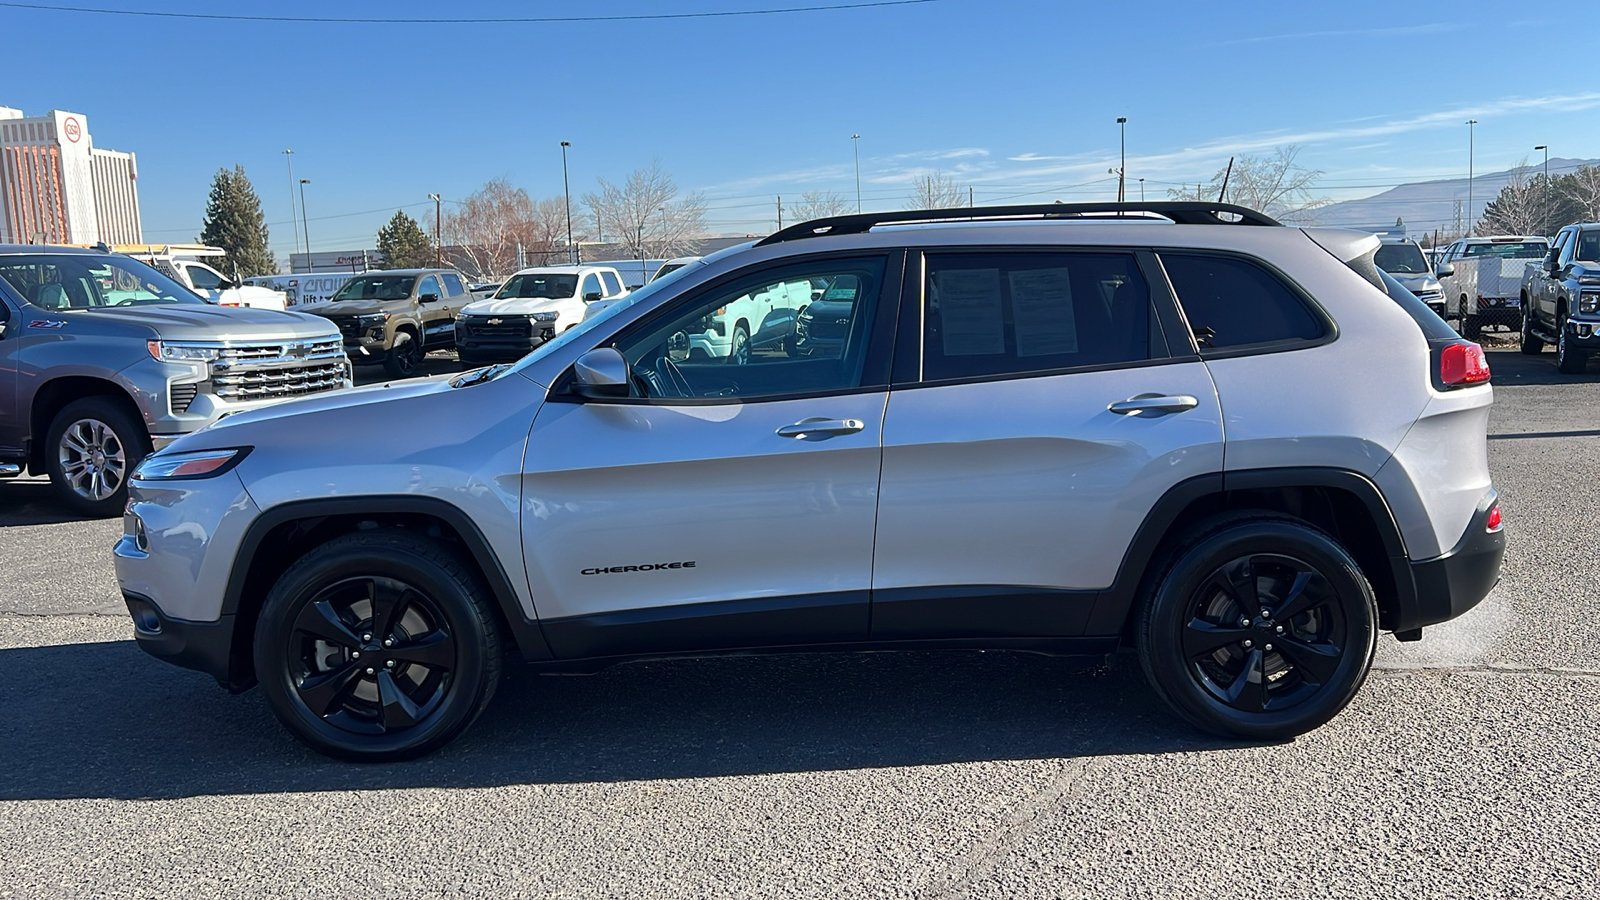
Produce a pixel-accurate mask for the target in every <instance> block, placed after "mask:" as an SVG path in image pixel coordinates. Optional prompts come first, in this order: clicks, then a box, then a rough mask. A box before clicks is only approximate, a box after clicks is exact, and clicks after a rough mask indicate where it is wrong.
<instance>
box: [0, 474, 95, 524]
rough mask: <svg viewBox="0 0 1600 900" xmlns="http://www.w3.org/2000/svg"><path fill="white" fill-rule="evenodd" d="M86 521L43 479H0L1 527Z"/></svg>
mask: <svg viewBox="0 0 1600 900" xmlns="http://www.w3.org/2000/svg"><path fill="white" fill-rule="evenodd" d="M84 521H89V520H87V519H85V518H84V517H83V516H80V515H78V514H77V513H75V512H72V511H71V510H69V509H67V507H66V505H65V504H63V503H62V502H61V501H60V500H59V499H57V498H56V492H55V490H54V489H53V488H51V487H50V482H49V481H46V480H45V479H43V478H22V479H9V478H8V479H5V480H3V481H0V528H5V527H8V526H12V525H59V524H61V523H62V522H84Z"/></svg>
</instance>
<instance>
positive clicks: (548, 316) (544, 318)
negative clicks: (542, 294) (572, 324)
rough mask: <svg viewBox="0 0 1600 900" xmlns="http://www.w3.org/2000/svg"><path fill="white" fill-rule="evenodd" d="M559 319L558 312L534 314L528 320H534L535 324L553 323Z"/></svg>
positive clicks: (559, 314)
mask: <svg viewBox="0 0 1600 900" xmlns="http://www.w3.org/2000/svg"><path fill="white" fill-rule="evenodd" d="M560 317H561V313H558V312H536V313H534V314H533V315H531V316H529V317H528V318H530V319H532V320H534V321H535V322H554V321H555V320H556V319H558V318H560Z"/></svg>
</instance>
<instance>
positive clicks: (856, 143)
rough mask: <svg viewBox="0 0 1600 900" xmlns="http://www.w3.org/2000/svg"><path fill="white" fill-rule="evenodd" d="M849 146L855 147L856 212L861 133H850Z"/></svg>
mask: <svg viewBox="0 0 1600 900" xmlns="http://www.w3.org/2000/svg"><path fill="white" fill-rule="evenodd" d="M850 146H852V147H854V148H856V212H858V213H859V212H861V135H859V134H852V135H850Z"/></svg>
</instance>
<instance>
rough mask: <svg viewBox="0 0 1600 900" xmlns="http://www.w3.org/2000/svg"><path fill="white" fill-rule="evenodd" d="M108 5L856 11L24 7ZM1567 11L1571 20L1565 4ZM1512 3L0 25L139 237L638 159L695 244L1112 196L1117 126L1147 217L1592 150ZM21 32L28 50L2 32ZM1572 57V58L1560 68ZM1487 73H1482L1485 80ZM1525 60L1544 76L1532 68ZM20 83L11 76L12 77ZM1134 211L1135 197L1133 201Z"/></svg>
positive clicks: (40, 17)
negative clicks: (1293, 169)
mask: <svg viewBox="0 0 1600 900" xmlns="http://www.w3.org/2000/svg"><path fill="white" fill-rule="evenodd" d="M35 2H37V3H41V4H45V5H73V6H104V7H112V6H114V7H115V8H119V9H125V10H143V11H165V12H199V13H219V12H221V13H239V14H254V15H278V16H297V15H299V16H315V17H332V16H342V17H373V18H377V17H391V18H405V17H416V18H436V17H508V16H570V15H598V16H605V15H618V16H620V15H636V14H642V13H661V12H712V11H728V10H751V9H764V8H780V7H789V6H810V5H820V4H825V3H851V2H858V0H657V2H645V0H584V2H581V3H577V2H564V3H563V2H546V0H525V2H470V0H461V2H456V3H448V4H446V3H438V2H418V0H389V2H384V3H365V2H331V0H324V2H320V3H315V2H305V0H272V2H268V0H227V2H212V3H206V2H201V0H35ZM1569 15H1576V11H1575V10H1572V11H1570V12H1569ZM1573 26H1574V21H1573V20H1572V19H1566V20H1563V17H1562V14H1561V12H1560V11H1559V9H1558V8H1555V7H1542V8H1541V7H1538V6H1537V5H1532V4H1522V5H1513V6H1507V5H1506V4H1504V3H1493V4H1490V3H1478V2H1459V0H1458V2H1452V3H1449V4H1426V5H1424V4H1400V3H1393V2H1388V3H1370V2H1341V3H1337V4H1335V3H1294V2H1290V3H1285V2H1282V0H1278V2H1271V3H1232V4H1220V3H1207V4H1201V3H1180V2H1138V0H1125V2H1121V3H1090V2H1076V0H1054V2H1015V0H934V2H928V3H922V4H917V5H905V6H894V7H880V8H869V9H854V10H835V11H825V12H795V13H787V14H779V15H761V16H748V17H722V18H696V19H680V20H671V21H659V20H658V21H614V22H583V23H557V24H516V25H506V24H498V25H464V24H463V25H400V24H297V23H281V22H280V23H268V22H254V23H246V22H227V21H200V20H182V19H167V18H149V17H125V16H110V15H91V14H82V13H68V12H52V11H45V10H31V9H17V8H6V7H4V6H0V33H5V34H7V35H8V37H10V38H11V40H8V41H7V57H8V59H7V70H8V71H9V72H11V73H13V74H12V76H11V77H8V78H6V79H5V80H4V81H3V82H0V105H5V106H13V107H18V108H21V109H23V110H24V111H25V112H26V113H27V114H29V115H39V114H42V113H44V112H45V111H47V110H49V109H52V108H57V109H67V110H73V111H77V112H80V113H83V114H85V115H86V116H87V117H88V120H89V126H90V131H91V133H92V135H93V138H94V140H95V143H96V144H97V145H98V146H102V147H109V148H113V149H118V150H132V151H134V152H136V153H138V155H139V173H140V178H139V191H140V202H141V206H142V210H143V214H144V224H145V236H146V239H147V240H151V241H162V240H170V241H180V240H189V239H192V238H193V237H194V236H195V234H196V233H197V232H198V230H199V228H200V221H201V217H202V214H203V211H204V204H205V197H206V191H207V188H208V185H209V183H210V179H211V177H212V175H213V173H214V172H215V171H216V170H217V169H218V168H219V167H224V166H232V165H234V164H235V163H239V164H242V165H244V167H245V169H246V171H247V172H248V174H249V175H250V176H251V178H252V180H253V181H254V183H255V185H256V189H257V191H258V193H260V195H261V197H262V203H263V207H264V210H265V212H266V215H267V219H268V222H269V223H270V225H271V227H272V243H273V247H274V249H275V250H276V251H277V252H278V253H279V254H280V255H282V254H286V253H287V251H288V249H289V245H290V244H291V243H292V241H293V237H292V230H291V225H290V207H289V204H290V185H289V178H288V175H287V173H286V171H285V165H284V156H283V155H282V153H281V152H280V151H282V150H283V149H284V148H293V150H294V151H295V152H294V172H295V176H296V177H297V178H310V179H311V181H312V183H311V185H310V186H309V187H308V188H307V192H306V203H307V207H308V210H309V214H310V216H311V222H310V236H311V242H312V246H313V249H318V250H334V249H341V248H355V247H361V246H370V245H371V243H372V239H373V238H372V236H373V232H374V231H375V230H376V228H377V227H378V226H379V225H381V224H382V223H383V222H384V221H385V220H387V218H388V217H389V216H390V215H392V214H393V211H394V210H395V209H396V208H401V207H403V208H405V209H407V210H408V211H410V212H411V213H412V214H413V215H416V216H417V217H418V218H419V219H423V220H424V222H425V223H430V224H431V216H432V205H433V204H432V203H431V201H429V200H427V197H426V195H427V194H428V193H430V192H438V193H441V194H443V195H444V197H445V198H446V200H447V202H448V201H449V200H450V199H452V198H460V197H463V196H465V195H466V194H469V193H471V192H472V191H473V190H475V189H476V188H477V187H478V186H480V185H481V184H482V183H483V182H484V181H486V180H488V179H490V178H494V177H497V176H507V177H509V178H510V179H511V180H512V181H513V182H515V183H516V184H518V185H519V186H521V187H524V188H526V189H527V190H528V192H529V193H530V194H532V195H533V196H535V197H540V196H553V195H559V194H560V193H561V190H562V186H561V152H560V146H559V143H558V142H559V141H562V140H568V141H571V142H572V145H573V146H572V148H571V150H570V157H569V161H570V166H571V176H572V189H573V193H574V196H575V197H576V196H578V195H581V194H582V193H583V192H585V191H589V190H592V189H593V188H594V187H595V178H596V176H605V177H607V178H610V179H612V180H620V179H621V178H623V177H625V176H626V174H627V172H628V171H629V170H631V169H633V168H636V167H638V166H642V165H647V164H648V163H649V162H650V161H651V160H652V159H659V160H660V161H661V163H662V165H663V167H664V168H666V169H667V170H668V171H669V172H671V173H672V174H673V175H674V176H675V177H676V179H677V182H678V184H679V186H680V188H682V189H684V190H686V191H701V192H703V193H704V195H705V197H706V200H707V206H708V208H709V211H708V215H707V217H708V219H709V224H710V227H711V230H712V231H713V232H717V233H734V232H745V231H751V232H759V231H765V230H770V228H771V227H772V226H773V221H772V220H773V207H774V199H773V197H774V195H775V194H784V195H787V196H788V197H797V196H798V194H799V193H800V192H801V191H805V190H833V191H836V192H838V193H839V194H840V195H842V196H844V197H846V198H847V199H851V200H853V199H854V197H855V176H854V171H855V170H854V163H853V157H852V147H851V143H852V142H851V140H850V135H851V134H853V133H859V134H861V136H862V137H861V140H860V152H861V173H862V191H863V195H864V203H865V205H866V206H867V208H869V209H872V208H898V207H900V206H902V205H903V204H904V201H905V198H906V195H907V193H908V190H909V183H910V180H911V179H912V178H913V177H914V176H915V175H917V174H919V173H921V172H925V171H931V170H934V169H940V170H942V171H944V172H945V173H946V174H948V175H951V176H952V177H954V178H955V179H957V180H958V181H959V182H961V183H962V184H963V185H971V186H972V187H973V188H974V190H975V192H976V196H977V200H978V202H979V203H980V204H982V203H996V202H1030V201H1041V202H1047V201H1049V200H1052V199H1058V198H1059V199H1067V200H1088V199H1112V198H1114V195H1115V182H1114V176H1108V175H1107V174H1106V169H1107V168H1108V167H1109V166H1114V165H1116V161H1117V159H1116V158H1117V153H1118V127H1117V125H1116V121H1115V120H1116V118H1117V117H1118V116H1126V117H1128V126H1127V142H1128V174H1129V178H1130V185H1136V184H1137V182H1136V179H1138V178H1140V177H1144V178H1145V179H1146V185H1145V186H1146V190H1147V191H1148V192H1149V195H1150V196H1151V197H1152V199H1154V198H1155V197H1159V196H1163V191H1164V190H1165V188H1166V187H1168V186H1169V185H1177V184H1181V183H1183V182H1186V181H1187V182H1190V183H1193V182H1194V181H1197V180H1203V179H1207V178H1209V177H1210V176H1211V174H1212V173H1213V172H1214V171H1216V170H1217V169H1218V168H1220V167H1221V166H1222V165H1223V164H1225V163H1226V162H1227V159H1228V156H1229V155H1230V154H1232V153H1255V152H1267V151H1270V150H1271V148H1272V147H1274V146H1276V145H1278V144H1284V143H1299V144H1302V145H1303V146H1304V149H1303V150H1302V152H1301V157H1300V159H1301V161H1302V163H1304V164H1305V165H1307V166H1309V167H1310V168H1314V169H1320V170H1322V171H1323V172H1324V173H1325V174H1324V175H1323V176H1322V179H1321V183H1320V186H1319V193H1321V194H1324V195H1328V196H1331V197H1334V198H1336V199H1346V198H1349V197H1353V196H1364V195H1368V194H1372V193H1376V192H1378V191H1380V190H1382V189H1384V188H1386V187H1389V186H1392V185H1394V184H1397V183H1402V182H1406V181H1415V180H1423V179H1428V178H1445V177H1458V176H1464V175H1465V174H1466V170H1467V127H1466V125H1465V124H1464V123H1465V121H1466V120H1467V119H1469V118H1474V119H1477V120H1478V122H1479V124H1478V125H1477V126H1476V168H1477V171H1479V172H1489V171H1496V170H1501V169H1505V168H1507V167H1509V166H1511V165H1514V164H1516V163H1517V162H1519V161H1521V160H1523V159H1524V158H1526V159H1528V160H1529V161H1537V160H1538V159H1540V158H1541V155H1540V154H1538V153H1535V152H1534V151H1533V149H1532V148H1533V146H1534V145H1535V144H1549V145H1550V146H1551V149H1552V155H1554V156H1559V157H1579V158H1584V157H1596V156H1600V138H1597V135H1600V131H1597V129H1596V128H1595V126H1594V122H1595V117H1596V116H1597V115H1600V78H1596V77H1595V74H1594V69H1593V61H1592V60H1588V59H1587V58H1586V57H1585V56H1584V55H1583V54H1581V53H1578V52H1536V51H1539V48H1544V49H1545V50H1552V49H1554V48H1559V47H1560V46H1562V44H1563V41H1564V38H1563V37H1562V36H1563V35H1571V34H1575V33H1578V30H1575V29H1574V27H1573ZM19 38H20V39H19ZM1572 49H1573V50H1574V51H1575V50H1576V48H1575V47H1574V48H1572ZM1485 60H1491V61H1492V62H1487V63H1486V62H1483V61H1485ZM1535 72H1537V73H1538V74H1537V76H1535V75H1534V74H1533V73H1535ZM16 73H26V74H24V75H23V77H21V78H18V77H16ZM1130 191H1133V192H1134V193H1133V196H1134V197H1137V193H1136V188H1134V187H1130Z"/></svg>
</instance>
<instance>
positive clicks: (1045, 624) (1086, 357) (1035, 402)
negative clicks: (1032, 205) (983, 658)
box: [872, 248, 1222, 639]
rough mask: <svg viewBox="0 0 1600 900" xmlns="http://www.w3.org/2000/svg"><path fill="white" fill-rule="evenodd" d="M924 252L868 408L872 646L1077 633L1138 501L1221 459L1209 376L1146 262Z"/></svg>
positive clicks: (1020, 252)
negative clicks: (881, 389)
mask: <svg viewBox="0 0 1600 900" xmlns="http://www.w3.org/2000/svg"><path fill="white" fill-rule="evenodd" d="M922 260H923V261H922V267H921V275H920V278H918V279H917V280H916V281H913V280H912V278H911V277H909V276H908V278H907V283H908V285H910V288H911V290H910V291H909V292H908V295H907V297H906V299H905V300H904V301H903V302H902V305H903V307H904V308H907V309H914V310H916V311H918V312H919V313H920V315H917V316H904V317H903V318H902V324H901V328H900V339H899V341H898V343H897V350H896V361H895V384H894V388H893V392H892V393H891V395H890V397H889V406H888V411H887V414H886V416H885V419H884V433H883V448H884V449H883V480H882V488H881V494H880V500H879V509H878V532H877V543H876V547H875V550H874V554H875V559H874V563H873V604H872V606H873V609H872V635H873V638H874V639H879V638H883V639H904V638H929V639H934V638H960V637H973V636H988V637H1043V636H1074V635H1080V634H1083V633H1084V631H1085V627H1086V624H1087V623H1088V621H1089V617H1090V615H1091V613H1092V612H1093V608H1094V604H1095V601H1096V600H1097V599H1098V596H1099V592H1100V591H1101V590H1103V589H1105V588H1108V587H1110V586H1111V585H1112V583H1113V581H1114V580H1115V579H1116V576H1117V572H1118V569H1119V566H1120V565H1121V562H1122V559H1123V554H1124V553H1125V551H1126V550H1127V549H1128V547H1129V545H1130V544H1131V543H1132V541H1133V537H1134V534H1135V532H1136V531H1137V530H1138V528H1139V527H1140V525H1142V524H1143V522H1144V517H1145V515H1146V514H1147V513H1148V512H1149V511H1150V510H1151V509H1152V507H1154V506H1155V504H1156V501H1157V500H1158V499H1159V498H1160V497H1161V496H1162V495H1163V494H1165V493H1166V492H1167V490H1168V489H1169V488H1171V487H1173V486H1174V485H1176V484H1177V483H1179V482H1181V481H1183V480H1185V479H1188V478H1191V477H1194V476H1197V475H1205V474H1210V473H1216V472H1220V471H1221V470H1222V419H1221V412H1220V410H1219V408H1218V403H1217V395H1216V391H1215V389H1214V388H1213V386H1212V383H1211V379H1210V376H1209V375H1208V373H1207V371H1206V368H1205V365H1204V364H1203V363H1202V362H1200V360H1199V358H1198V356H1197V355H1196V353H1195V351H1194V349H1193V347H1192V346H1191V345H1190V344H1189V343H1188V341H1187V339H1186V337H1185V336H1184V335H1183V334H1181V333H1180V332H1179V329H1180V328H1181V326H1180V324H1179V323H1178V321H1177V319H1176V314H1175V312H1174V311H1173V308H1172V307H1171V304H1170V301H1169V300H1168V299H1166V295H1165V294H1164V293H1162V294H1159V295H1158V294H1157V293H1156V288H1155V285H1156V284H1157V283H1158V280H1157V279H1156V278H1154V277H1152V274H1151V272H1152V270H1153V267H1154V265H1155V264H1154V261H1153V257H1150V256H1149V254H1142V253H1136V252H1134V251H1122V250H1114V251H1102V250H1094V251H1088V250H1085V251H1072V250H1063V249H1058V248H1040V249H1029V248H1018V249H1006V250H982V251H972V252H964V251H929V252H927V253H926V255H924V256H923V257H922ZM915 270H916V267H915V265H914V264H913V266H912V267H911V269H910V271H915ZM1161 304H1165V305H1164V306H1163V305H1161ZM1169 343H1170V345H1171V349H1170V350H1169Z"/></svg>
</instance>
